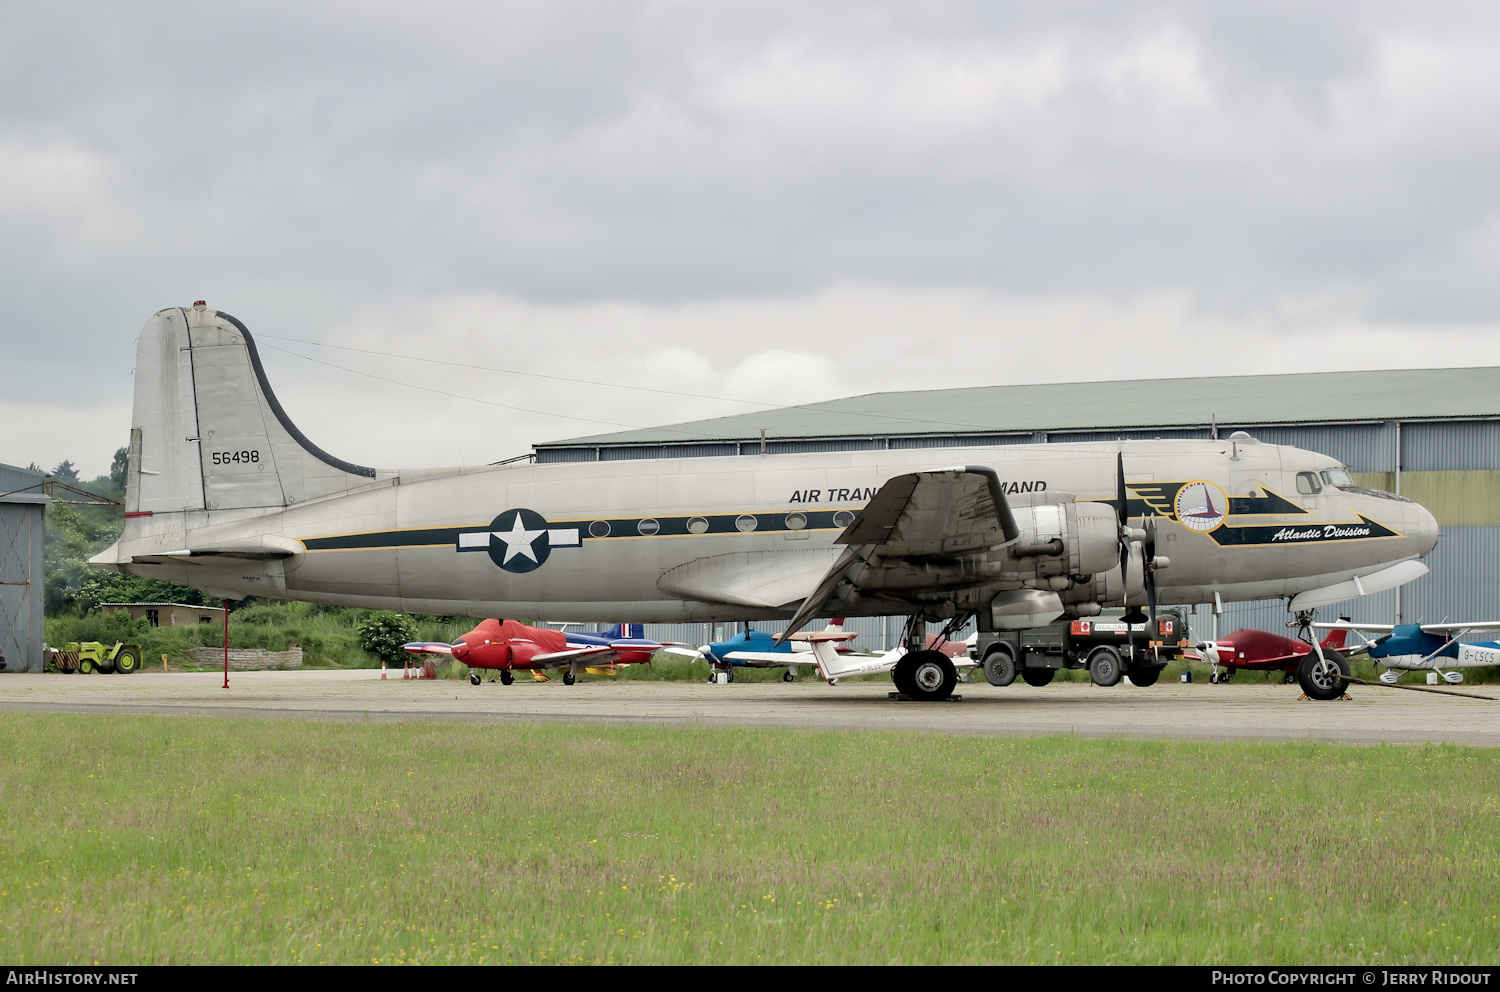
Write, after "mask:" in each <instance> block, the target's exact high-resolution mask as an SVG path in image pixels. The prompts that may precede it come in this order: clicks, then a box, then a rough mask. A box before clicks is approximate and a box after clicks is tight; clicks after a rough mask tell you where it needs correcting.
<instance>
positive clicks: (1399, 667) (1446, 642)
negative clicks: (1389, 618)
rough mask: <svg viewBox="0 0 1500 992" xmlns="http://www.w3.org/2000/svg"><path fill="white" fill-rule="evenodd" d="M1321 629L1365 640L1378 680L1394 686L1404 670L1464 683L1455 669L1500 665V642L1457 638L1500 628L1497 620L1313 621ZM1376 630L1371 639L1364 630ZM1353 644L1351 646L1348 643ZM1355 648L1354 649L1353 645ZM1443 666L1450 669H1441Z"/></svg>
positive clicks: (1451, 682)
mask: <svg viewBox="0 0 1500 992" xmlns="http://www.w3.org/2000/svg"><path fill="white" fill-rule="evenodd" d="M1313 626H1314V627H1318V628H1321V629H1324V630H1347V631H1351V632H1353V633H1354V634H1355V635H1356V636H1358V637H1359V638H1360V640H1362V641H1364V650H1365V651H1366V652H1367V653H1368V654H1369V656H1370V657H1371V658H1373V659H1374V660H1375V662H1376V663H1377V664H1379V665H1380V666H1381V667H1383V668H1385V669H1386V671H1384V672H1381V673H1380V681H1382V682H1384V683H1386V684H1387V685H1394V684H1396V683H1397V682H1399V681H1401V676H1402V675H1404V674H1406V673H1407V672H1422V671H1425V672H1438V673H1440V674H1441V675H1442V678H1443V680H1444V681H1445V682H1448V683H1450V684H1453V685H1458V684H1459V683H1461V682H1463V680H1464V676H1463V673H1462V672H1458V671H1452V670H1451V669H1458V668H1490V667H1493V666H1496V665H1500V641H1483V642H1480V643H1477V644H1461V643H1459V638H1461V637H1464V636H1465V635H1468V634H1472V633H1474V632H1475V631H1478V630H1500V621H1494V620H1490V621H1487V622H1484V623H1429V624H1417V623H1397V624H1379V623H1354V622H1352V621H1349V620H1340V621H1339V622H1338V623H1315V624H1313ZM1367 632H1368V633H1378V634H1379V636H1377V637H1375V638H1373V639H1372V638H1370V637H1367V636H1366V633H1367ZM1351 647H1352V645H1351ZM1356 650H1357V648H1356ZM1443 669H1450V670H1449V671H1443Z"/></svg>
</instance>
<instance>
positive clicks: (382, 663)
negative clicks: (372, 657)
mask: <svg viewBox="0 0 1500 992" xmlns="http://www.w3.org/2000/svg"><path fill="white" fill-rule="evenodd" d="M380 679H381V681H385V659H384V658H381V659H380Z"/></svg>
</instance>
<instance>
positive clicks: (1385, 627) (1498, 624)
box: [1313, 620, 1500, 634]
mask: <svg viewBox="0 0 1500 992" xmlns="http://www.w3.org/2000/svg"><path fill="white" fill-rule="evenodd" d="M1313 626H1314V627H1316V628H1318V629H1319V630H1358V631H1366V630H1374V631H1379V632H1381V633H1383V634H1388V633H1390V632H1391V631H1393V630H1395V629H1396V625H1395V624H1390V623H1355V622H1354V621H1352V620H1340V621H1339V622H1337V623H1315V624H1313ZM1456 630H1500V620H1483V621H1479V622H1475V623H1424V624H1422V633H1424V634H1444V633H1448V632H1451V631H1456Z"/></svg>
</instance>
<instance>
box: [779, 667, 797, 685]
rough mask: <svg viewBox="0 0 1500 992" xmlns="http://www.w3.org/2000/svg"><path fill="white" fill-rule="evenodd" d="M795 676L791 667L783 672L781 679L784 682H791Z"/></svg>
mask: <svg viewBox="0 0 1500 992" xmlns="http://www.w3.org/2000/svg"><path fill="white" fill-rule="evenodd" d="M795 678H796V676H795V675H793V674H792V670H791V669H790V668H788V669H787V670H786V671H784V672H782V673H781V681H783V682H791V681H792V680H793V679H795Z"/></svg>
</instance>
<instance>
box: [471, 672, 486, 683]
mask: <svg viewBox="0 0 1500 992" xmlns="http://www.w3.org/2000/svg"><path fill="white" fill-rule="evenodd" d="M481 681H483V680H482V679H480V677H479V673H478V672H470V673H469V684H470V685H478V684H479V683H480V682H481Z"/></svg>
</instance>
